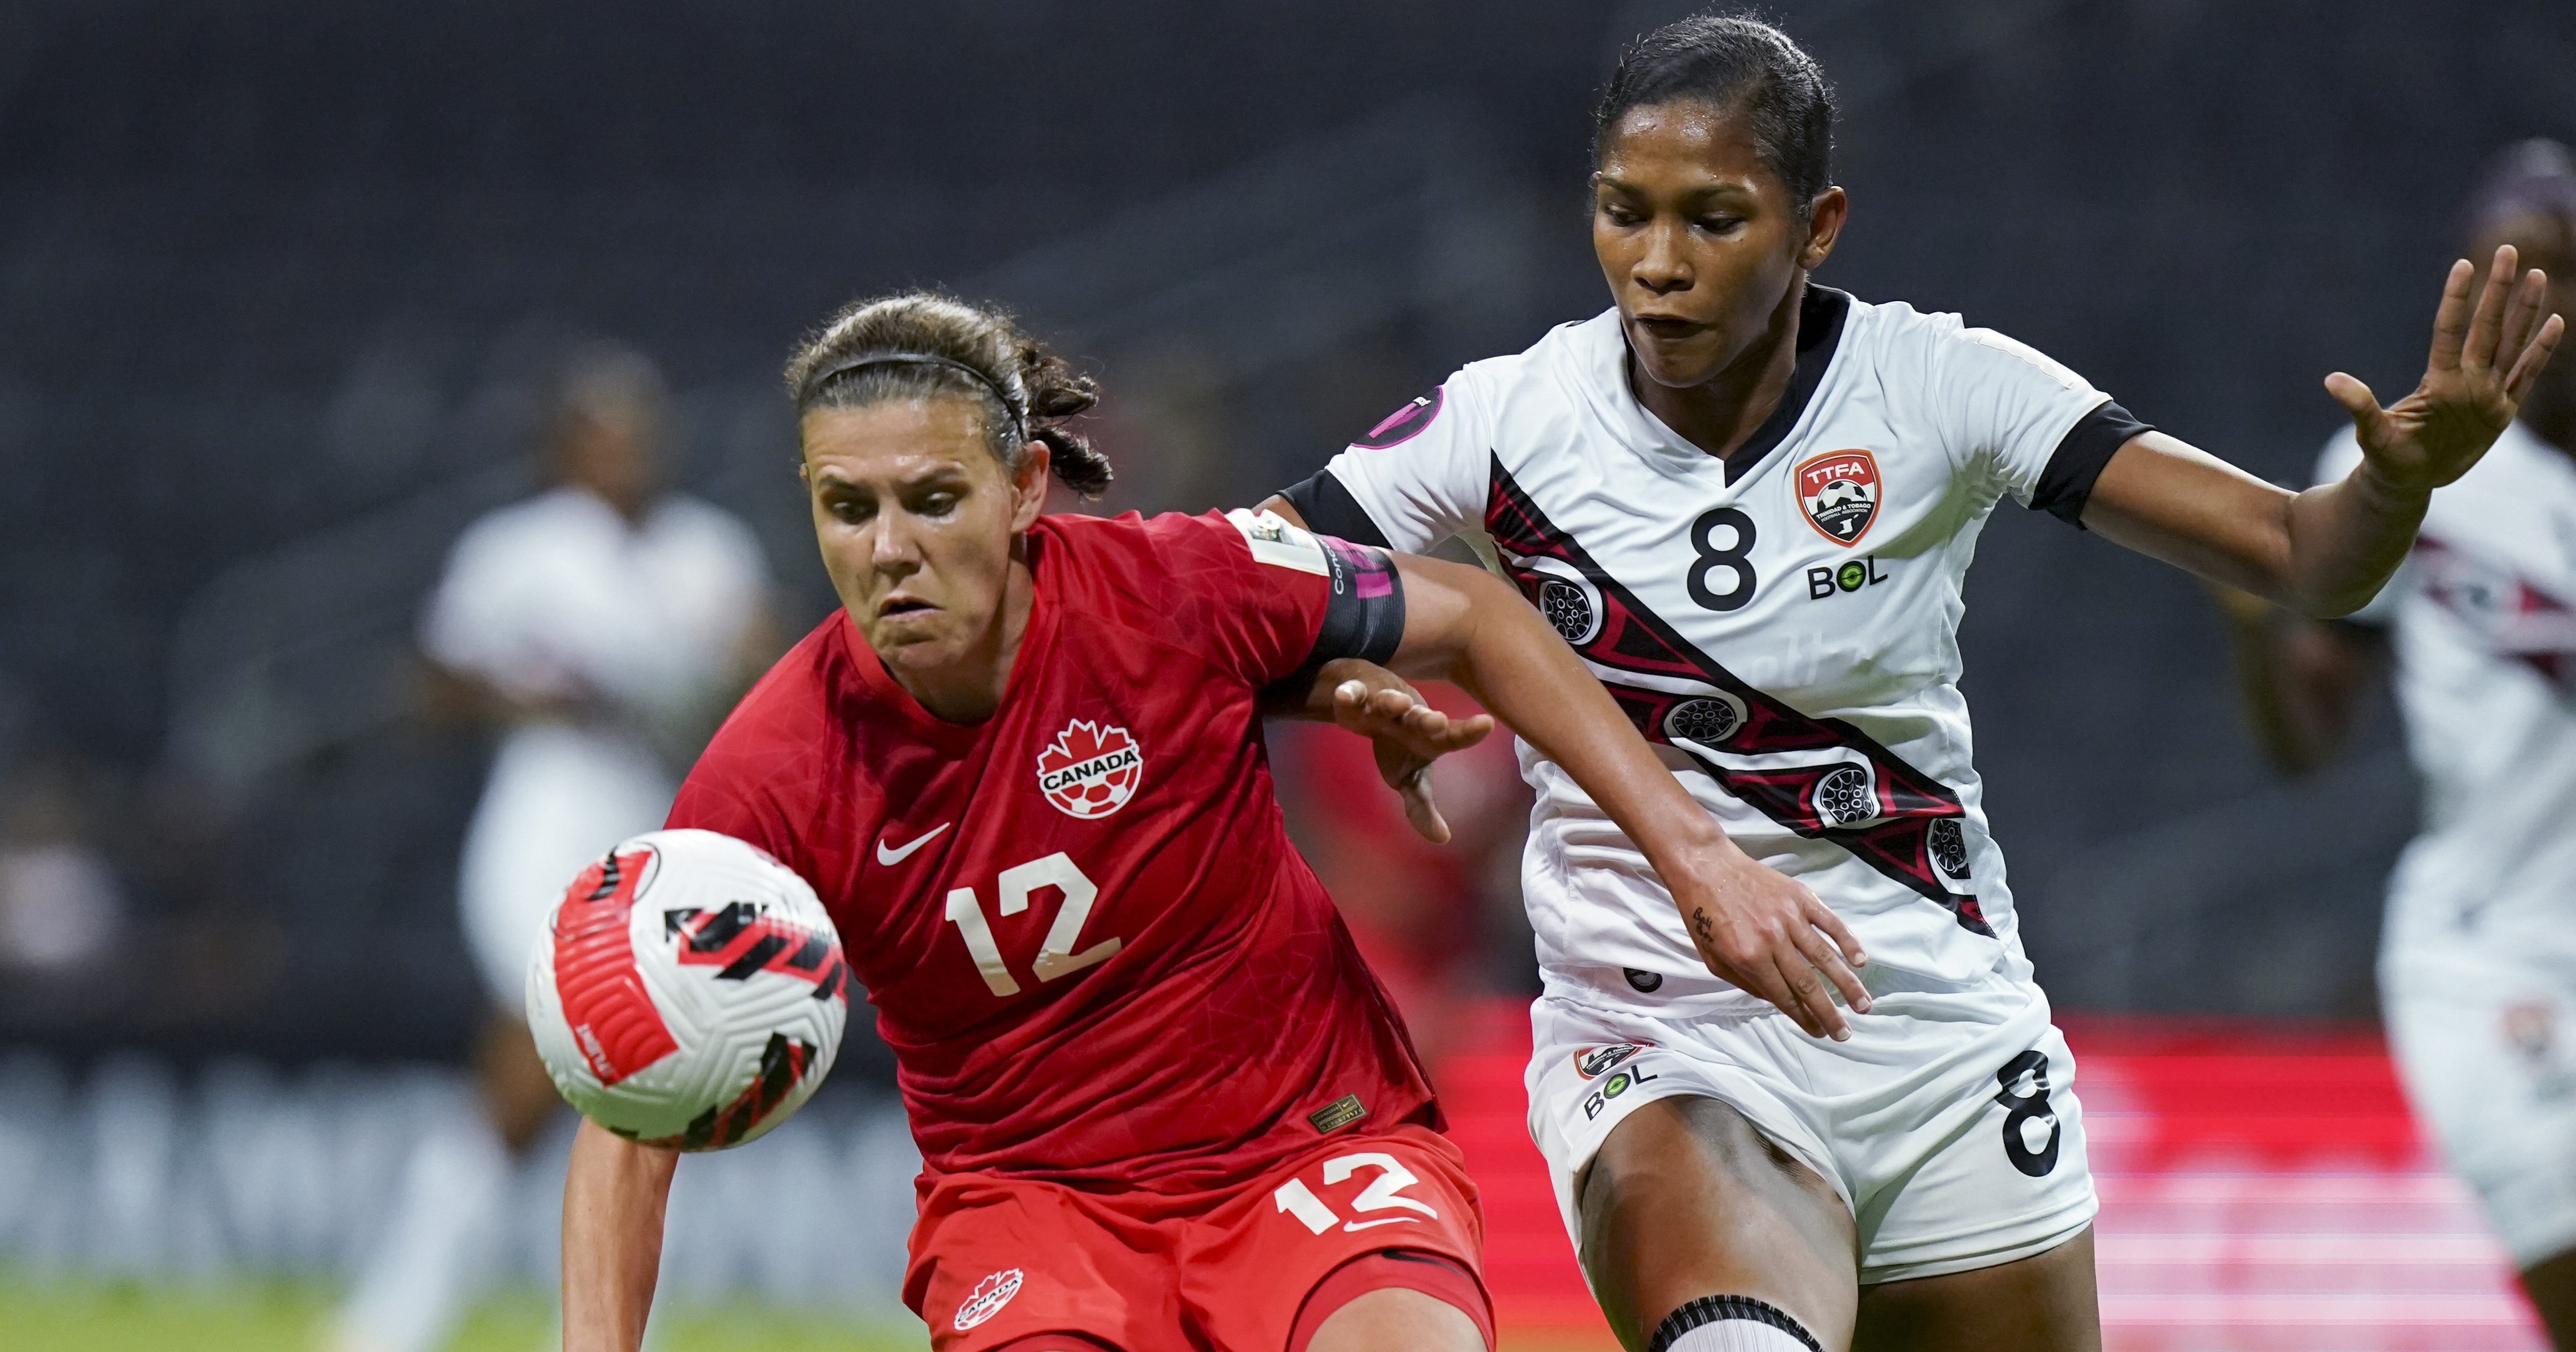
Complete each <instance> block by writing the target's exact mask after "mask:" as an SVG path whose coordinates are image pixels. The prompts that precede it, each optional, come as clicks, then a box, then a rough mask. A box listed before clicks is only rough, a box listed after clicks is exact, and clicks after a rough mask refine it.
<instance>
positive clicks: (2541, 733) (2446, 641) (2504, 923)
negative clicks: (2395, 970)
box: [2317, 423, 2576, 961]
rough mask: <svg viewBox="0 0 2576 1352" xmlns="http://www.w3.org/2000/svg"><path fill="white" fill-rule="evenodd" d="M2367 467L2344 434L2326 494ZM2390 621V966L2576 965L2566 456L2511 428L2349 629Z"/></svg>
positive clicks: (2572, 465)
mask: <svg viewBox="0 0 2576 1352" xmlns="http://www.w3.org/2000/svg"><path fill="white" fill-rule="evenodd" d="M2360 459H2361V448H2360V446H2359V444H2358V443H2356V442H2355V441H2354V440H2353V435H2352V432H2351V431H2350V430H2349V429H2347V430H2345V431H2344V432H2342V433H2340V434H2338V435H2337V436H2336V437H2335V438H2334V439H2333V440H2332V441H2329V442H2328V443H2327V444H2326V449H2325V453H2324V455H2323V456H2321V457H2320V458H2319V460H2318V463H2317V473H2318V476H2319V481H2320V482H2330V481H2333V480H2337V479H2341V478H2343V477H2344V476H2345V475H2346V474H2349V473H2350V472H2351V471H2352V467H2353V466H2354V464H2356V463H2357V462H2359V460H2360ZM2354 618H2355V619H2357V620H2360V621H2363V622H2365V623H2375V624H2379V625H2384V626H2386V627H2388V629H2389V630H2390V631H2391V640H2392V643H2393V645H2394V650H2395V653H2396V658H2397V696H2398V702H2399V704H2400V706H2401V707H2402V708H2403V709H2404V710H2405V714H2406V736H2407V742H2408V745H2409V748H2410V749H2411V751H2412V752H2413V754H2414V760H2415V766H2416V769H2417V770H2418V772H2420V773H2421V774H2422V776H2423V782H2424V824H2423V829H2422V832H2421V833H2420V834H2419V835H2417V836H2416V838H2415V840H2414V842H2413V843H2412V844H2410V845H2408V846H2407V848H2406V853H2405V856H2404V857H2403V858H2402V859H2401V860H2400V861H2399V863H2398V866H2397V873H2396V875H2395V877H2394V878H2393V879H2391V881H2390V885H2389V914H2388V925H2387V931H2386V936H2385V943H2386V948H2387V952H2388V955H2389V957H2390V959H2391V960H2392V961H2404V960H2405V959H2406V958H2407V957H2408V956H2409V955H2410V953H2415V952H2421V951H2426V950H2430V951H2433V952H2439V951H2441V950H2444V949H2450V948H2456V947H2458V946H2459V945H2461V944H2462V943H2468V944H2472V945H2475V946H2478V947H2489V946H2501V948H2502V949H2503V950H2505V951H2512V952H2520V953H2524V954H2543V953H2546V954H2554V955H2557V956H2558V957H2559V958H2560V959H2562V960H2563V959H2565V958H2569V957H2576V458H2571V457H2570V456H2569V455H2568V454H2567V453H2566V452H2563V451H2560V450H2558V449H2557V448H2555V447H2553V446H2550V445H2549V444H2548V443H2546V442H2544V441H2542V440H2541V439H2540V438H2539V437H2537V436H2534V435H2532V433H2531V432H2530V430H2529V429H2527V428H2525V427H2523V426H2522V425H2521V424H2520V423H2516V424H2514V425H2513V426H2511V427H2508V428H2506V429H2505V431H2504V435H2503V436H2501V437H2498V438H2497V439H2496V444H2495V446H2494V448H2493V449H2491V450H2489V451H2488V452H2487V454H2486V457H2485V458H2484V459H2482V460H2480V461H2479V462H2478V463H2477V464H2476V465H2475V466H2473V467H2472V468H2471V469H2470V470H2469V472H2468V473H2467V474H2465V475H2463V476H2461V478H2460V481H2459V482H2458V483H2455V484H2452V485H2451V486H2449V487H2447V488H2444V489H2441V490H2439V491H2438V492H2436V493H2434V494H2433V502H2432V506H2431V507H2430V508H2429V509H2428V510H2427V511H2426V512H2425V514H2424V527H2423V530H2422V532H2421V533H2420V534H2418V535H2417V537H2416V540H2415V549H2414V551H2413V553H2411V554H2410V555H2409V556H2408V557H2407V560H2406V563H2405V564H2404V565H2403V566H2402V567H2400V568H2399V569H2398V571H2397V576H2396V577H2395V578H2394V579H2392V580H2391V581H2390V582H2389V584H2388V586H2387V587H2385V588H2384V589H2382V590H2381V592H2380V594H2379V596H2378V597H2377V598H2376V599H2374V600H2373V601H2372V602H2371V603H2370V605H2369V606H2368V607H2367V608H2366V609H2364V610H2363V611H2362V612H2361V614H2359V615H2357V616H2355V617H2354Z"/></svg>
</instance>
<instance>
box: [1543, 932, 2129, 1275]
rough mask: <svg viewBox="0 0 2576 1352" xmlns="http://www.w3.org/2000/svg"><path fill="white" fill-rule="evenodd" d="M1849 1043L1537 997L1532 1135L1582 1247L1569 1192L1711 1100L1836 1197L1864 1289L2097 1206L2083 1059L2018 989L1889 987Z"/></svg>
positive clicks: (2059, 1229) (2077, 1225) (2073, 1230)
mask: <svg viewBox="0 0 2576 1352" xmlns="http://www.w3.org/2000/svg"><path fill="white" fill-rule="evenodd" d="M1850 1018H1851V1024H1852V1038H1851V1041H1849V1042H1840V1043H1837V1042H1830V1041H1824V1040H1820V1039H1817V1038H1811V1037H1808V1036H1807V1035H1806V1034H1805V1033H1802V1032H1800V1031H1798V1026H1797V1025H1796V1024H1794V1023H1791V1022H1790V1021H1789V1018H1788V1016H1787V1015H1785V1014H1782V1013H1780V1012H1779V1011H1777V1010H1772V1009H1769V1008H1767V1007H1766V1008H1765V1009H1763V1010H1762V1011H1760V1012H1757V1013H1749V1014H1719V1015H1705V1016H1698V1017H1694V1018H1691V1019H1688V1020H1664V1019H1656V1018H1650V1017H1646V1016H1644V1015H1640V1014H1635V1013H1620V1012H1612V1011H1608V1010H1603V1009H1599V1008H1595V1007H1592V1006H1589V1005H1583V1004H1578V1003H1576V1002H1575V1001H1573V1000H1570V999H1567V998H1565V997H1564V996H1562V995H1544V996H1541V997H1539V1000H1538V1002H1537V1003H1536V1004H1535V1005H1533V1006H1532V1007H1531V1009H1530V1023H1531V1028H1532V1031H1533V1032H1534V1034H1535V1037H1536V1042H1535V1046H1536V1050H1535V1052H1534V1053H1533V1055H1532V1059H1531V1061H1530V1067H1529V1074H1528V1077H1527V1083H1528V1086H1529V1098H1530V1135H1531V1137H1532V1138H1534V1139H1535V1140H1536V1141H1537V1142H1538V1148H1539V1153H1540V1154H1542V1155H1545V1156H1546V1157H1547V1162H1548V1173H1549V1176H1550V1178H1551V1179H1552V1181H1553V1182H1554V1183H1555V1185H1556V1203H1557V1208H1558V1210H1559V1212H1560V1213H1561V1214H1562V1215H1563V1217H1564V1220H1565V1228H1566V1233H1567V1234H1569V1235H1571V1236H1573V1237H1574V1242H1575V1245H1576V1247H1577V1248H1578V1249H1580V1248H1581V1246H1582V1243H1583V1239H1582V1234H1583V1231H1582V1224H1581V1219H1580V1217H1579V1216H1578V1215H1577V1214H1576V1211H1575V1185H1576V1183H1577V1181H1578V1180H1580V1179H1581V1177H1582V1175H1583V1170H1584V1168H1585V1167H1586V1166H1587V1165H1589V1164H1590V1163H1591V1162H1592V1157H1593V1156H1594V1155H1595V1154H1597V1153H1598V1152H1599V1151H1600V1149H1601V1143H1602V1142H1603V1141H1604V1140H1607V1139H1608V1138H1609V1135H1610V1133H1611V1131H1612V1130H1614V1129H1615V1128H1617V1127H1618V1125H1619V1124H1620V1123H1621V1122H1622V1121H1624V1120H1626V1118H1627V1116H1628V1114H1629V1113H1631V1112H1634V1111H1635V1110H1636V1109H1637V1108H1638V1107H1639V1106H1641V1105H1643V1104H1647V1103H1651V1102H1653V1101H1655V1100H1656V1099H1661V1098H1672V1097H1675V1096H1679V1095H1694V1096H1698V1097H1702V1098H1712V1099H1716V1100H1717V1101H1718V1102H1720V1103H1724V1104H1726V1105H1727V1106H1728V1107H1730V1108H1733V1109H1735V1110H1736V1111H1737V1112H1739V1113H1742V1114H1743V1115H1744V1116H1745V1118H1746V1119H1747V1120H1748V1121H1750V1122H1751V1123H1752V1124H1753V1125H1754V1127H1755V1128H1756V1129H1757V1130H1759V1131H1760V1132H1761V1133H1762V1134H1763V1135H1765V1136H1767V1137H1769V1138H1770V1139H1771V1140H1772V1142H1773V1143H1775V1144H1777V1145H1778V1146H1779V1147H1780V1148H1781V1149H1783V1150H1785V1151H1787V1152H1788V1153H1789V1154H1790V1155H1791V1156H1792V1157H1794V1158H1796V1159H1798V1160H1800V1161H1801V1162H1803V1163H1805V1164H1806V1166H1807V1167H1808V1168H1811V1169H1813V1170H1815V1171H1816V1172H1817V1174H1819V1175H1821V1176H1822V1177H1823V1178H1824V1179H1825V1181H1826V1182H1828V1183H1830V1184H1832V1185H1833V1188H1834V1191H1835V1192H1837V1193H1839V1194H1841V1196H1842V1199H1843V1203H1844V1205H1846V1206H1848V1207H1850V1208H1851V1213H1852V1217H1853V1219H1854V1221H1855V1223H1856V1224H1857V1226H1858V1228H1859V1241H1860V1281H1861V1284H1862V1285H1864V1286H1866V1285H1872V1284H1875V1283H1879V1282H1892V1281H1902V1280H1905V1279H1907V1278H1911V1277H1936V1276H1939V1275H1941V1274H1943V1273H1948V1272H1966V1271H1969V1270H1971V1269H1974V1268H1982V1267H1993V1266H1995V1265H1997V1264H2000V1263H2009V1262H2012V1261H2014V1260H2016V1259H2020V1258H2027V1257H2030V1256H2031V1255H2033V1254H2037V1253H2044V1252H2046V1251H2047V1250H2049V1249H2052V1248H2055V1247H2056V1246H2058V1245H2060V1244H2063V1243H2065V1242H2066V1241H2067V1240H2069V1239H2072V1238H2074V1237H2075V1236H2076V1234H2077V1233H2078V1232H2080V1231H2082V1230H2083V1228H2084V1227H2085V1226H2086V1225H2088V1224H2090V1223H2091V1222H2092V1220H2093V1213H2094V1212H2095V1211H2096V1210H2097V1209H2098V1203H2097V1202H2096V1200H2095V1198H2094V1194H2093V1175H2092V1172H2091V1171H2090V1170H2089V1169H2088V1168H2087V1167H2086V1166H2085V1160H2084V1114H2083V1110H2082V1109H2081V1108H2080V1107H2079V1106H2078V1105H2077V1103H2076V1101H2075V1095H2074V1094H2073V1093H2072V1092H2071V1090H2072V1086H2073V1083H2074V1079H2075V1061H2074V1058H2073V1057H2072V1056H2070V1055H2069V1054H2068V1053H2067V1050H2066V1039H2065V1038H2063V1037H2061V1036H2059V1035H2058V1032H2057V1029H2056V1028H2054V1027H2053V1026H2051V1025H2050V1023H2049V1020H2048V1001H2047V998H2046V997H2045V996H2043V995H2041V994H2040V993H2039V988H2038V987H2036V986H2032V985H2029V984H2027V983H2016V982H2008V981H2003V980H2001V979H2000V978H1999V979H1998V980H1997V982H1996V984H1995V985H1994V986H1993V987H1991V988H1987V989H1979V990H1971V991H1964V992H1944V993H1939V994H1929V993H1920V992H1909V993H1901V994H1899V993H1891V994H1888V995H1884V996H1880V997H1878V998H1877V1000H1876V1003H1875V1008H1874V1009H1873V1011H1872V1012H1871V1013H1868V1014H1855V1015H1851V1016H1850Z"/></svg>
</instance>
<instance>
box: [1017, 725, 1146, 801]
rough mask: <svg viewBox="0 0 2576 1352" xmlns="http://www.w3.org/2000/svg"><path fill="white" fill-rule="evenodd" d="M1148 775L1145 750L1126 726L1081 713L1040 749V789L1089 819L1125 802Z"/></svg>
mask: <svg viewBox="0 0 2576 1352" xmlns="http://www.w3.org/2000/svg"><path fill="white" fill-rule="evenodd" d="M1144 777H1145V753H1144V750H1143V749H1142V748H1140V747H1138V746H1137V745H1136V739H1135V738H1133V737H1131V736H1128V735H1127V730H1126V729H1125V728H1116V727H1104V726H1102V725H1100V724H1098V723H1093V722H1089V721H1087V720H1085V719H1080V718H1077V719H1075V720H1073V722H1072V723H1070V724H1068V725H1066V727H1065V730H1064V731H1062V732H1059V733H1057V734H1056V735H1055V742H1054V744H1053V745H1051V746H1049V747H1047V748H1046V749H1045V750H1043V751H1040V752H1039V753H1038V789H1039V791H1040V792H1042V793H1044V794H1046V797H1047V801H1048V802H1050V803H1053V804H1055V805H1056V807H1057V808H1058V809H1060V810H1062V811H1063V812H1064V813H1066V814H1067V815H1069V816H1075V817H1080V818H1082V819H1084V820H1085V821H1088V820H1090V819H1092V818H1094V817H1106V816H1108V815H1109V814H1110V813H1112V812H1115V811H1117V810H1118V809H1120V808H1122V807H1125V806H1127V800H1128V799H1130V798H1133V797H1135V796H1136V785H1137V782H1138V781H1140V780H1142V779H1143V778H1144Z"/></svg>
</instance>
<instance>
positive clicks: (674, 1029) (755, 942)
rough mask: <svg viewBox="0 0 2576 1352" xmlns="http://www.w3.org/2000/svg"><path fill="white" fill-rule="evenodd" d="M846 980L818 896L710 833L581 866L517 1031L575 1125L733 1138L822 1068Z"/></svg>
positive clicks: (795, 1099) (711, 1144) (698, 1145)
mask: <svg viewBox="0 0 2576 1352" xmlns="http://www.w3.org/2000/svg"><path fill="white" fill-rule="evenodd" d="M849 986H850V969H849V967H848V965H847V964H846V963H844V962H843V961H842V960H841V938H840V935H839V934H838V933H836V932H835V931H834V930H833V928H832V918H831V917H830V916H829V915H827V914H825V913H824V910H823V903H822V902H820V901H818V900H816V899H815V896H814V889H812V888H810V887H808V886H806V885H805V880H804V879H802V878H799V877H797V876H796V875H795V874H794V873H793V872H791V871H789V870H788V868H787V867H786V866H785V865H783V864H780V863H779V862H778V861H777V860H775V859H772V858H770V857H769V856H768V855H766V854H764V853H762V852H761V851H759V850H757V849H754V848H752V847H751V846H749V845H746V844H744V843H743V842H741V841H739V840H736V839H734V838H733V837H731V836H725V835H718V834H716V833H715V832H713V831H654V832H651V833H649V834H646V835H641V836H637V837H635V838H634V839H633V840H630V841H627V842H626V843H625V844H623V845H620V846H618V847H617V848H616V849H614V850H611V851H609V852H608V854H607V855H606V856H605V857H603V858H601V859H600V860H599V861H598V862H596V863H594V864H592V865H591V866H590V867H588V868H585V869H583V870H582V871H581V875H580V876H579V877H576V878H574V879H573V880H572V886H570V887H569V888H566V889H565V890H564V895H563V900H562V901H559V902H557V903H555V908H554V911H553V913H552V914H551V915H549V916H548V917H547V919H546V931H545V934H544V936H543V937H541V938H540V939H539V940H538V941H537V948H536V952H535V953H533V954H531V955H530V957H529V960H528V1031H529V1032H531V1033H533V1034H535V1035H536V1041H537V1054H538V1055H539V1056H541V1057H543V1058H544V1059H545V1063H546V1071H547V1073H548V1074H550V1075H552V1076H553V1077H554V1081H555V1088H557V1089H560V1090H562V1091H563V1096H564V1097H565V1098H566V1099H568V1100H570V1101H571V1102H572V1106H574V1107H575V1108H578V1109H580V1110H581V1113H582V1115H583V1116H584V1117H587V1118H589V1119H590V1120H592V1121H594V1122H597V1123H598V1124H599V1125H601V1126H603V1127H606V1128H608V1129H609V1130H610V1131H613V1132H616V1133H617V1134H618V1135H620V1136H623V1137H625V1138H626V1139H628V1140H630V1141H640V1142H642V1143H644V1144H646V1145H654V1146H662V1147H665V1148H668V1149H673V1150H722V1149H724V1148H725V1147H727V1146H735V1145H741V1144H742V1143H743V1142H745V1141H749V1140H751V1139H753V1138H754V1137H757V1136H759V1135H760V1134H761V1133H763V1132H765V1131H768V1130H769V1129H770V1128H771V1127H774V1126H777V1125H778V1124H779V1123H781V1122H784V1121H786V1120H787V1118H788V1115H789V1114H791V1113H794V1112H795V1111H796V1110H797V1108H799V1107H801V1106H803V1104H804V1102H805V1100H806V1099H807V1098H809V1097H811V1096H812V1095H813V1093H814V1089H815V1086H817V1085H820V1084H821V1083H822V1082H823V1077H824V1076H825V1075H826V1074H828V1073H830V1071H831V1069H832V1058H833V1056H834V1055H835V1054H837V1053H838V1052H839V1051H840V1048H841V1028H842V1026H843V1025H844V1024H845V1023H847V1022H848V1021H849V1017H850V997H849Z"/></svg>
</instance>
